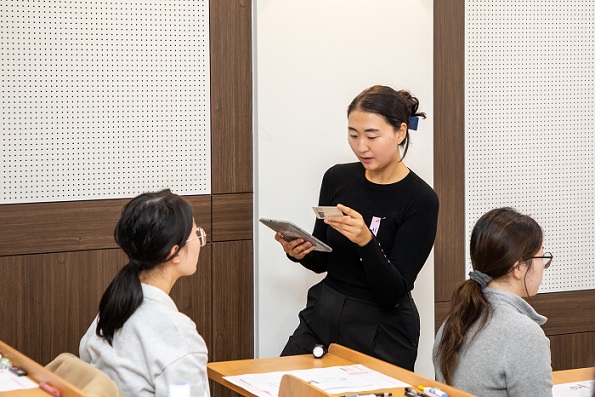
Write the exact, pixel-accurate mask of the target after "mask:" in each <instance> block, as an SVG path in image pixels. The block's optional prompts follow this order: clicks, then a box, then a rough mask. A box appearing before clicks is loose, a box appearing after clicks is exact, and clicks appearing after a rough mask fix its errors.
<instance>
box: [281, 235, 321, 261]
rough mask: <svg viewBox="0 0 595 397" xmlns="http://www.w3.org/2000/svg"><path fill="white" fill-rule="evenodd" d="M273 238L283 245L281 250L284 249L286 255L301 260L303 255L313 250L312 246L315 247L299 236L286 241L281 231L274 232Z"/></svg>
mask: <svg viewBox="0 0 595 397" xmlns="http://www.w3.org/2000/svg"><path fill="white" fill-rule="evenodd" d="M275 240H277V241H278V242H279V243H280V244H281V245H282V246H283V251H285V253H286V254H287V255H289V256H291V257H293V258H295V259H297V260H298V261H299V260H302V259H303V258H304V256H306V255H307V254H309V253H310V252H312V251H314V248H316V247H315V246H314V245H313V244H310V243H309V242H308V241H306V240H304V239H301V238H296V239H294V240H291V241H287V240H285V239H284V238H283V234H281V232H277V233H276V234H275Z"/></svg>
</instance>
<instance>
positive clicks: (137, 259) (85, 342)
mask: <svg viewBox="0 0 595 397" xmlns="http://www.w3.org/2000/svg"><path fill="white" fill-rule="evenodd" d="M114 237H115V240H116V242H117V243H118V245H119V246H120V247H121V248H122V250H123V251H124V252H125V253H126V255H127V256H128V263H127V264H126V265H125V266H124V267H123V268H122V269H121V270H120V271H119V272H118V274H117V275H116V277H115V278H114V279H113V281H112V282H111V284H110V285H109V286H108V287H107V289H106V291H105V292H104V294H103V297H102V298H101V302H100V304H99V314H98V315H97V317H96V319H95V321H93V323H92V324H91V326H90V327H89V329H88V330H87V333H86V334H85V335H84V336H83V338H82V339H81V342H80V346H79V354H80V357H81V359H83V360H84V361H86V362H88V363H91V365H93V366H95V367H97V368H99V369H100V370H102V371H103V372H105V373H106V374H107V375H108V376H109V377H110V378H112V379H113V380H114V381H115V382H116V383H117V384H118V386H119V388H120V390H121V391H122V393H123V394H124V395H125V396H139V397H143V396H147V397H148V396H151V397H153V396H164V397H167V396H168V395H169V389H170V387H171V386H172V385H174V384H181V383H185V384H188V385H189V387H190V389H191V392H190V395H192V396H201V397H202V396H209V395H210V392H209V383H208V378H207V367H206V366H207V358H208V353H207V346H206V344H205V341H204V340H203V338H202V337H201V336H200V335H199V334H198V332H197V330H196V324H194V322H193V321H192V320H191V319H190V318H188V317H187V316H186V315H184V314H182V313H180V312H179V311H178V309H177V307H176V305H175V303H174V301H173V300H172V299H171V298H170V296H169V292H170V291H171V289H172V287H173V286H174V284H175V283H176V281H177V280H178V279H179V278H180V277H183V276H190V275H192V274H194V273H195V272H196V267H197V262H198V256H199V254H200V249H201V248H202V247H204V246H205V244H206V234H205V231H204V230H203V229H202V228H201V227H197V226H196V224H195V223H194V218H193V216H192V207H191V206H190V204H189V203H188V202H187V201H186V200H184V199H183V198H181V197H180V196H178V195H176V194H173V193H171V192H170V191H169V190H163V191H161V192H157V193H144V194H141V195H139V196H137V197H135V198H134V199H132V200H131V201H130V202H129V203H128V204H126V205H125V206H124V208H123V209H122V213H121V217H120V220H119V221H118V223H117V225H116V229H115V232H114ZM177 387H179V386H177ZM185 387H186V386H185Z"/></svg>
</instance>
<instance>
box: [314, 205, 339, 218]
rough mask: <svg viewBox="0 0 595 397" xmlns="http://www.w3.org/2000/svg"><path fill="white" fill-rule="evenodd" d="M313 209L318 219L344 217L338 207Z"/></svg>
mask: <svg viewBox="0 0 595 397" xmlns="http://www.w3.org/2000/svg"><path fill="white" fill-rule="evenodd" d="M312 209H313V210H314V213H315V214H316V218H318V219H324V218H326V217H327V216H343V215H344V214H343V213H342V212H341V210H340V209H338V208H337V207H327V206H322V207H312Z"/></svg>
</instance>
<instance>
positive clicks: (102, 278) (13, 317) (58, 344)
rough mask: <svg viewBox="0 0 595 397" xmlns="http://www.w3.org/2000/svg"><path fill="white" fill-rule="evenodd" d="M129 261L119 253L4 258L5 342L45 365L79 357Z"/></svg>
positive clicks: (1, 331)
mask: <svg viewBox="0 0 595 397" xmlns="http://www.w3.org/2000/svg"><path fill="white" fill-rule="evenodd" d="M124 261H125V256H124V255H123V254H122V253H121V252H120V251H119V250H99V251H82V252H64V253H56V254H41V255H25V256H13V257H1V258H0V272H1V273H2V275H3V280H4V282H3V288H2V289H0V300H1V301H2V302H3V304H2V305H0V306H1V307H2V318H3V321H1V322H0V337H1V338H2V340H3V341H5V342H6V343H8V344H9V345H11V346H15V347H18V350H20V351H22V352H23V353H25V354H26V355H28V356H29V357H31V358H33V359H34V360H36V361H38V362H40V363H42V364H45V363H47V362H49V361H50V360H51V359H53V358H54V357H55V356H56V355H58V354H59V353H61V352H63V351H70V352H73V353H78V343H79V340H80V338H81V336H82V335H83V333H84V332H85V331H86V329H87V327H88V326H89V325H90V323H91V321H92V320H93V318H94V317H95V315H96V314H97V308H98V306H99V299H100V298H101V295H102V294H103V291H104V289H105V288H106V287H107V285H108V284H109V282H110V281H111V280H112V278H113V277H114V275H115V273H116V271H117V270H118V269H119V268H120V267H121V266H122V265H123V262H124ZM5 318H6V319H9V321H6V322H5V321H4V319H5Z"/></svg>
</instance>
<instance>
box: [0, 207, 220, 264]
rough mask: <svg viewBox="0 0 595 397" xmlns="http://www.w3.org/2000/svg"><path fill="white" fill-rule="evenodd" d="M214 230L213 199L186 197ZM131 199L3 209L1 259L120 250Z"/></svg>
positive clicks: (0, 211) (0, 214) (201, 221)
mask: <svg viewBox="0 0 595 397" xmlns="http://www.w3.org/2000/svg"><path fill="white" fill-rule="evenodd" d="M185 198H186V199H187V200H188V201H189V202H190V204H191V205H192V208H193V211H194V216H195V218H196V219H197V222H198V223H199V224H201V225H203V227H204V228H205V230H206V231H207V233H209V232H210V230H211V198H210V196H186V197H185ZM128 201H129V199H122V200H92V201H73V202H57V203H37V204H9V205H0V225H2V228H0V256H5V255H23V254H36V253H45V252H48V253H49V252H63V251H83V250H94V249H104V248H117V245H116V242H115V241H114V227H115V226H116V222H117V221H118V219H119V218H120V211H121V210H122V207H123V206H124V204H126V203H127V202H128Z"/></svg>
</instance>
